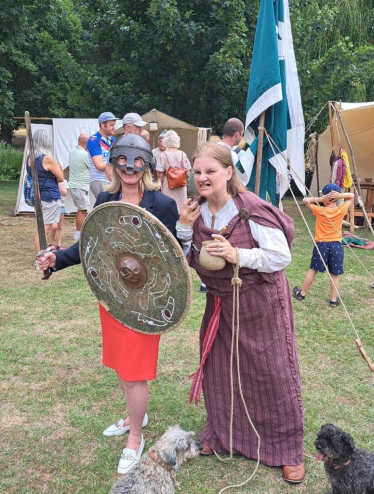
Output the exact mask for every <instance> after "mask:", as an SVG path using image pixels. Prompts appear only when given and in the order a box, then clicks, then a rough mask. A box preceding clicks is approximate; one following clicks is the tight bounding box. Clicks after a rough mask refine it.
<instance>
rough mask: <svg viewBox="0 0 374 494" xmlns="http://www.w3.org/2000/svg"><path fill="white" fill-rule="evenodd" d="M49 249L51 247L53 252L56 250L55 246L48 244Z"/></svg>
mask: <svg viewBox="0 0 374 494" xmlns="http://www.w3.org/2000/svg"><path fill="white" fill-rule="evenodd" d="M48 247H50V248H51V249H52V250H56V249H55V244H48Z"/></svg>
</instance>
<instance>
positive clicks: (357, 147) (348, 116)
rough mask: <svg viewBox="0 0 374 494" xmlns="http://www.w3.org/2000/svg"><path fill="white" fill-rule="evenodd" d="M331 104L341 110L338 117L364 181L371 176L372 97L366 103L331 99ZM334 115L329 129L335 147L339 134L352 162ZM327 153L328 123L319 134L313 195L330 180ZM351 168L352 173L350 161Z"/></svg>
mask: <svg viewBox="0 0 374 494" xmlns="http://www.w3.org/2000/svg"><path fill="white" fill-rule="evenodd" d="M340 105H341V106H340ZM334 106H335V108H337V109H340V110H341V117H342V119H343V122H344V126H345V128H346V131H347V134H348V136H349V139H350V141H351V144H352V148H353V152H354V156H355V161H356V165H357V170H358V178H359V181H363V179H364V178H366V177H373V178H374V101H372V102H368V103H341V104H340V103H334ZM336 119H337V116H336V114H335V113H334V115H333V125H332V129H333V132H334V138H335V148H336V150H337V151H338V147H339V135H340V142H341V144H342V146H343V148H344V149H345V150H346V151H347V152H348V156H349V158H350V164H351V157H350V152H349V146H348V143H347V141H346V139H345V136H344V133H343V130H342V128H341V126H340V123H339V122H338V129H339V135H338V130H337V125H336ZM330 155H331V134H330V128H329V127H327V129H326V130H325V131H324V132H322V134H320V135H319V137H318V154H317V159H318V185H317V172H316V171H315V172H314V176H313V180H312V184H311V192H312V194H313V195H314V196H316V195H318V189H321V188H322V187H323V186H324V185H325V184H327V183H328V182H329V180H330ZM350 168H351V173H354V169H353V164H351V165H350Z"/></svg>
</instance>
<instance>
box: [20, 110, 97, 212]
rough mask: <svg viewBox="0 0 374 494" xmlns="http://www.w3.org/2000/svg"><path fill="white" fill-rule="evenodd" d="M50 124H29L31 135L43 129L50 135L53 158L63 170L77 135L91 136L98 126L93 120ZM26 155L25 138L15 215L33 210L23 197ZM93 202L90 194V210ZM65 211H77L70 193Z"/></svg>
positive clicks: (54, 121)
mask: <svg viewBox="0 0 374 494" xmlns="http://www.w3.org/2000/svg"><path fill="white" fill-rule="evenodd" d="M52 122H53V125H45V124H31V131H32V134H33V135H34V133H35V132H36V131H37V130H38V129H45V130H46V131H47V132H48V133H50V135H51V136H52V138H53V157H54V159H55V160H56V161H57V162H58V163H59V164H60V165H61V167H62V169H63V170H64V169H65V168H66V167H67V166H69V153H70V151H71V150H72V149H74V148H75V147H76V146H77V144H78V136H79V134H82V133H85V134H88V135H92V134H94V133H95V132H97V131H98V128H99V126H98V123H97V119H94V118H54V119H52ZM28 153H29V152H28V139H27V138H26V143H25V149H24V153H23V162H22V170H21V176H20V181H19V186H18V194H17V202H16V207H15V211H14V214H15V215H17V214H21V213H33V212H34V208H31V207H30V206H28V205H27V204H26V203H25V198H24V195H23V182H24V179H25V173H26V159H27V156H28ZM94 201H95V198H94V196H93V195H92V194H90V209H91V208H92V206H93V204H94ZM65 209H66V212H67V213H68V214H69V213H74V212H76V210H77V209H76V207H75V206H74V203H73V200H72V198H71V196H70V192H68V195H67V196H66V203H65Z"/></svg>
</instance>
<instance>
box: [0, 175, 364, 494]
mask: <svg viewBox="0 0 374 494" xmlns="http://www.w3.org/2000/svg"><path fill="white" fill-rule="evenodd" d="M16 193H17V183H16V182H0V276H1V283H0V325H1V346H0V386H1V412H0V413H1V415H0V426H1V435H0V450H1V451H2V455H0V471H1V474H0V492H4V493H7V494H31V493H32V494H39V493H49V494H67V493H74V494H75V493H88V492H89V493H90V494H104V493H107V492H108V491H109V489H110V487H111V485H112V484H113V483H114V481H115V479H116V467H117V463H118V459H119V455H120V453H121V450H122V448H123V447H124V440H123V437H117V438H105V437H104V436H103V435H102V431H103V429H105V428H106V427H107V426H108V425H110V424H111V423H112V422H113V421H114V420H116V419H117V418H118V417H120V416H122V415H123V414H124V413H125V405H124V402H123V398H122V397H121V395H120V393H119V390H118V386H117V381H116V377H115V374H114V372H113V371H111V370H110V369H106V368H105V367H103V366H102V364H101V332H100V322H99V316H98V309H97V303H96V300H95V299H94V297H93V295H92V294H91V292H90V290H89V288H88V286H87V284H86V282H85V280H84V277H83V273H82V271H81V268H80V266H76V267H74V268H70V269H68V270H65V271H62V272H59V273H56V274H53V276H52V277H51V279H50V280H49V281H47V282H43V281H41V280H40V273H37V272H36V271H35V270H34V268H33V262H34V261H33V257H34V256H33V242H32V238H33V235H34V230H35V220H34V218H25V217H12V216H11V214H12V212H13V210H14V204H15V198H16ZM285 211H286V212H287V213H288V214H289V215H290V216H292V217H293V218H294V221H295V225H296V237H295V241H294V245H293V261H292V263H291V265H290V266H289V268H288V269H287V275H288V277H289V280H290V286H291V287H292V286H294V285H296V284H301V283H302V281H303V278H304V276H305V273H306V271H307V269H308V267H309V261H310V256H311V252H312V243H311V240H310V238H309V236H308V234H307V232H306V229H305V226H304V225H303V223H302V221H301V218H300V217H299V214H298V212H297V209H296V206H295V205H294V204H293V203H292V201H291V200H288V201H287V202H286V205H285ZM305 214H306V217H307V219H308V222H309V224H310V225H311V226H313V218H312V216H311V215H310V213H309V212H308V211H305ZM73 230H74V225H73V220H71V219H67V220H66V225H65V239H64V243H65V244H69V242H70V243H72V241H70V239H71V238H72V234H73ZM355 254H356V255H357V256H358V258H359V259H360V260H361V261H362V262H363V263H364V264H365V265H366V267H367V269H368V270H369V271H370V273H372V277H371V279H370V277H368V275H367V273H366V272H365V270H364V269H363V268H362V266H361V265H360V263H359V262H358V261H357V260H356V258H355V257H354V256H353V255H352V254H351V252H349V251H346V259H345V275H344V276H342V278H341V293H342V296H343V300H344V302H345V303H346V305H347V308H348V310H349V313H350V315H351V317H352V319H353V321H354V324H355V326H356V328H357V330H358V332H359V334H360V337H361V340H362V342H363V344H364V346H365V349H366V351H367V352H368V354H369V355H370V356H371V358H372V360H374V340H373V306H374V304H373V295H374V291H373V289H372V288H370V287H369V283H370V282H371V281H373V273H374V261H373V256H374V251H362V250H359V249H356V250H355ZM193 279H194V298H193V304H192V308H191V310H190V312H189V314H188V316H187V317H186V319H185V321H184V322H183V324H182V325H181V327H179V328H178V329H176V330H174V331H173V332H171V333H168V334H166V335H164V336H163V337H162V339H161V346H160V359H159V369H158V376H157V379H156V380H154V381H152V382H151V383H150V403H149V409H148V413H149V416H150V421H149V425H148V427H147V428H146V429H144V432H145V439H146V448H148V447H149V446H150V445H151V444H153V443H154V441H156V440H157V438H158V437H159V436H160V435H161V434H162V433H163V432H164V430H165V428H166V427H167V426H169V425H173V424H176V423H179V424H180V425H181V426H182V427H184V428H186V429H189V430H191V429H192V430H195V431H196V432H197V433H199V431H200V430H201V429H202V427H203V424H204V420H205V410H204V406H203V401H202V403H201V405H200V406H199V407H195V406H190V405H188V391H189V386H190V380H189V379H188V375H189V374H190V373H191V372H193V371H194V370H196V368H197V364H198V331H199V327H200V322H201V316H202V314H203V309H204V300H205V296H203V295H200V294H199V293H198V287H199V281H198V279H197V278H196V276H195V275H194V277H193ZM328 300H329V283H328V278H327V276H326V275H319V276H318V277H317V279H316V282H315V284H314V285H313V286H312V288H311V291H310V292H309V293H308V295H307V298H306V299H305V301H302V302H299V301H296V300H295V301H294V309H295V321H296V328H297V336H298V345H299V353H300V370H301V377H302V384H303V400H304V407H305V452H306V454H307V455H309V456H314V454H315V450H314V446H313V442H314V439H315V436H316V432H317V431H318V429H319V427H320V426H321V424H323V423H325V422H333V423H335V424H337V425H339V426H341V427H343V428H344V429H346V430H347V431H348V432H350V433H351V434H352V435H353V436H354V438H355V440H356V442H357V445H359V446H360V447H365V448H368V449H371V450H374V435H373V423H374V407H373V392H374V380H373V375H372V374H371V372H370V371H369V369H368V367H367V365H366V363H365V362H364V360H363V359H362V358H361V357H360V355H359V353H358V351H357V349H356V345H355V343H354V340H355V338H356V336H355V334H354V332H353V330H352V328H351V326H350V324H349V322H348V320H347V318H346V316H345V313H344V310H343V309H342V307H341V306H340V307H338V308H337V309H331V308H330V307H329V306H328ZM309 456H307V457H306V458H305V461H306V468H307V476H306V480H305V482H304V483H303V484H302V485H300V486H298V487H293V486H288V485H287V484H285V483H284V482H283V481H282V480H281V476H280V470H279V469H277V468H267V467H264V466H261V467H260V469H259V471H258V473H257V475H256V476H255V478H254V479H253V481H251V482H250V483H249V484H248V485H247V486H245V487H244V488H242V489H232V490H231V491H229V492H230V493H231V494H233V493H239V492H244V493H252V494H278V493H279V494H283V493H285V494H287V493H298V492H299V493H301V492H303V493H308V494H323V493H327V492H329V486H328V483H327V480H326V477H325V474H324V471H323V466H322V464H321V463H320V462H316V461H314V460H313V459H312V458H310V457H309ZM254 466H255V462H252V461H248V460H246V459H244V458H235V459H234V461H232V462H228V463H221V462H219V461H218V460H217V459H216V458H202V459H198V460H197V461H195V462H192V463H190V464H188V465H185V466H183V468H182V470H181V472H180V474H178V480H179V482H180V484H181V488H180V491H179V492H183V493H191V494H213V493H218V492H219V491H220V489H222V488H223V487H225V486H227V485H229V484H233V483H234V484H235V483H240V482H241V481H243V480H245V479H246V478H247V477H249V475H250V474H251V473H252V471H253V469H254Z"/></svg>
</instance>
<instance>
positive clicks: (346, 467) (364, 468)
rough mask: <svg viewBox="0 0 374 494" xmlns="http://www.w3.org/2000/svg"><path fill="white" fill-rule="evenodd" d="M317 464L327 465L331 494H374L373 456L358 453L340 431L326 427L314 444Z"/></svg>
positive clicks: (367, 453)
mask: <svg viewBox="0 0 374 494" xmlns="http://www.w3.org/2000/svg"><path fill="white" fill-rule="evenodd" d="M314 445H315V447H316V448H317V450H318V454H317V460H323V461H324V462H325V470H326V473H327V475H328V477H329V480H330V482H331V484H332V491H331V494H374V453H371V452H370V451H366V450H364V449H358V448H356V446H355V443H354V441H353V439H352V437H351V436H350V435H349V434H347V433H346V432H344V431H343V430H342V429H339V427H336V426H335V425H332V424H325V425H323V426H322V427H321V430H320V431H319V433H318V435H317V439H316V441H315V442H314Z"/></svg>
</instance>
